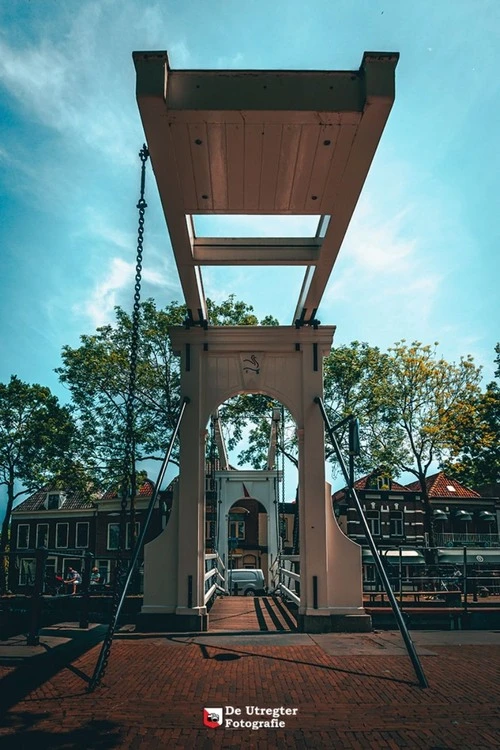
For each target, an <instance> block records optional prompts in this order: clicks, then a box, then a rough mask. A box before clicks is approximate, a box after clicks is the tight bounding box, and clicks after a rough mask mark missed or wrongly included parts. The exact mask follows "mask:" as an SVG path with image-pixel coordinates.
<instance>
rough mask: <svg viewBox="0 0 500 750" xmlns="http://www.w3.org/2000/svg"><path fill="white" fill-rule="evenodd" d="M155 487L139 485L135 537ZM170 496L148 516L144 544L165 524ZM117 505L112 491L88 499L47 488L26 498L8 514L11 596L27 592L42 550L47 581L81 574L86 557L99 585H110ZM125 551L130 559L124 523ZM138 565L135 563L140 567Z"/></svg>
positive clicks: (118, 517) (129, 530) (115, 548)
mask: <svg viewBox="0 0 500 750" xmlns="http://www.w3.org/2000/svg"><path fill="white" fill-rule="evenodd" d="M153 491H154V485H153V483H152V482H151V481H150V480H146V481H145V482H143V484H141V486H140V487H139V489H138V492H137V496H136V498H135V518H134V528H135V538H137V536H138V535H139V533H140V530H141V528H142V525H143V523H144V522H145V518H146V513H147V508H148V505H149V501H150V500H151V497H152V495H153ZM169 497H170V493H168V492H167V493H161V497H160V499H159V502H158V504H157V507H156V508H155V510H154V511H153V515H152V518H151V523H150V525H149V528H148V530H147V534H146V538H145V541H146V542H148V541H150V540H151V539H153V538H154V537H155V536H156V535H157V534H158V533H159V532H160V531H161V529H162V528H164V526H165V524H166V519H167V516H168V512H169ZM120 520H121V503H120V500H119V498H118V494H117V492H116V491H109V492H106V493H104V494H101V495H100V496H97V495H94V496H93V497H89V496H88V495H87V494H84V493H81V492H72V491H70V490H68V491H62V490H59V489H54V488H51V487H46V488H44V489H42V490H40V491H38V492H36V493H34V494H33V495H31V496H30V497H29V498H27V499H26V500H25V501H24V502H22V503H20V504H19V505H18V506H17V507H16V508H14V510H13V511H12V521H11V543H10V549H11V553H13V554H11V556H10V564H9V577H8V582H9V589H10V591H13V592H16V593H26V592H28V591H30V590H31V587H32V586H33V583H34V577H35V564H36V549H37V548H39V547H45V548H46V549H47V561H46V579H47V580H51V579H53V578H55V577H62V578H64V577H65V576H66V574H67V571H68V569H69V568H70V567H71V568H74V569H75V570H77V571H79V572H81V571H82V570H83V563H84V557H85V554H86V553H87V554H90V555H91V556H92V560H93V564H94V565H95V566H97V567H98V568H99V573H100V580H101V582H102V583H103V584H109V583H110V582H111V581H112V580H113V572H114V568H115V565H116V561H117V558H118V554H119V549H118V547H119V538H120ZM125 537H126V549H125V550H124V551H123V553H122V556H123V558H124V559H126V558H128V557H130V550H131V544H132V541H133V537H134V534H133V533H132V522H131V520H130V518H129V517H127V520H126V532H125ZM141 562H142V558H140V560H139V563H141Z"/></svg>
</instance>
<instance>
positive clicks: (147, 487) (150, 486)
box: [101, 479, 155, 500]
mask: <svg viewBox="0 0 500 750" xmlns="http://www.w3.org/2000/svg"><path fill="white" fill-rule="evenodd" d="M154 488H155V486H154V483H153V482H152V481H151V479H145V480H144V482H143V483H142V484H141V485H140V487H139V489H138V491H137V495H138V496H139V497H151V496H152V494H153V491H154ZM117 497H118V490H117V489H116V487H114V488H113V489H110V490H107V492H105V493H104V494H103V495H102V497H101V500H116V498H117Z"/></svg>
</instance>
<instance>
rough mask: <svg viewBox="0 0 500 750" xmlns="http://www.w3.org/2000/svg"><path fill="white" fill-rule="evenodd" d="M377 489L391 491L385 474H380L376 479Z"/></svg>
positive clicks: (388, 479)
mask: <svg viewBox="0 0 500 750" xmlns="http://www.w3.org/2000/svg"><path fill="white" fill-rule="evenodd" d="M377 489H378V490H390V489H391V478H390V477H389V476H387V474H382V475H381V476H378V477H377Z"/></svg>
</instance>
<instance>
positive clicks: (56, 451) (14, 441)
mask: <svg viewBox="0 0 500 750" xmlns="http://www.w3.org/2000/svg"><path fill="white" fill-rule="evenodd" d="M77 451H78V440H77V432H76V429H75V424H74V421H73V419H72V416H71V411H70V409H69V408H68V407H66V406H61V405H60V404H59V401H58V399H57V398H56V397H55V396H53V395H52V393H51V392H50V390H49V389H48V388H45V387H43V386H41V385H29V384H28V383H24V382H23V381H21V380H19V378H17V377H16V376H15V375H13V376H12V377H11V379H10V382H9V383H8V384H7V385H6V384H4V383H0V485H4V486H5V488H6V491H7V507H6V512H5V516H4V519H3V523H2V536H1V539H0V552H2V553H3V552H5V549H6V547H7V540H8V533H9V524H10V517H11V513H12V509H13V507H14V503H15V501H16V499H17V498H19V497H21V496H22V495H26V494H31V493H33V492H34V491H36V490H38V489H40V488H41V487H42V486H44V485H45V484H46V483H47V482H49V481H52V480H54V478H55V477H57V478H58V479H59V481H62V482H64V481H65V478H69V477H70V475H71V476H73V475H74V474H75V467H76V466H77V457H78V453H77ZM1 583H2V584H5V581H2V582H1Z"/></svg>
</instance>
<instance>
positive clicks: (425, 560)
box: [363, 547, 500, 610]
mask: <svg viewBox="0 0 500 750" xmlns="http://www.w3.org/2000/svg"><path fill="white" fill-rule="evenodd" d="M412 552H416V553H417V554H416V556H414V557H413V558H408V557H406V556H405V555H407V554H408V553H409V550H408V549H405V548H403V547H399V548H393V549H391V550H381V551H380V553H379V555H380V559H381V561H382V564H383V566H384V568H385V570H386V573H387V576H388V578H389V581H390V584H391V588H392V590H393V591H394V592H395V593H396V595H397V597H398V598H399V601H400V602H404V601H408V600H414V601H420V600H421V599H424V600H429V601H437V602H439V601H443V602H446V604H448V605H450V606H462V607H463V608H464V610H467V607H468V605H469V603H471V602H477V601H479V599H485V598H488V597H500V562H497V560H499V561H500V552H499V550H498V549H486V548H484V549H483V548H482V549H480V550H476V549H471V548H470V547H463V548H462V549H453V550H451V549H440V548H424V549H421V550H412ZM363 573H364V576H363V593H364V594H365V595H366V596H367V597H368V598H369V599H371V600H372V601H374V600H376V598H377V595H378V594H380V595H382V592H383V587H382V583H381V581H380V580H379V579H378V575H377V571H376V568H375V565H373V564H370V562H368V561H367V560H366V558H365V559H364V561H363Z"/></svg>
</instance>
